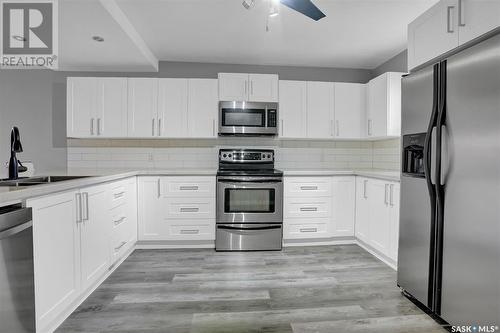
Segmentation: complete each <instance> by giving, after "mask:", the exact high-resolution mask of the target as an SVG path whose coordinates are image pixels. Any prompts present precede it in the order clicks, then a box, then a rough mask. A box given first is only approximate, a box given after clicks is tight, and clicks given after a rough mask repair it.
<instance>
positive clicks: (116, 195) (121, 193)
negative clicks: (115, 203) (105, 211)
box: [113, 191, 125, 199]
mask: <svg viewBox="0 0 500 333" xmlns="http://www.w3.org/2000/svg"><path fill="white" fill-rule="evenodd" d="M124 194H125V191H123V192H118V193H115V194H113V196H114V197H115V199H118V198H121V197H123V195H124Z"/></svg>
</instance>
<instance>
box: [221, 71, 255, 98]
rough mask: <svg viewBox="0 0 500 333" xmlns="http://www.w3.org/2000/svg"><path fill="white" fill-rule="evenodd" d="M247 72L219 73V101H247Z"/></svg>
mask: <svg viewBox="0 0 500 333" xmlns="http://www.w3.org/2000/svg"><path fill="white" fill-rule="evenodd" d="M248 89H249V87H248V74H243V73H219V100H220V101H247V100H248Z"/></svg>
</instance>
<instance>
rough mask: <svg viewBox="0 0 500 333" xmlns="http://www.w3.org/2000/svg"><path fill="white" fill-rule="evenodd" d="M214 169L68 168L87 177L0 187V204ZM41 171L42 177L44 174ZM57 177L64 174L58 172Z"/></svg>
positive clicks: (384, 175)
mask: <svg viewBox="0 0 500 333" xmlns="http://www.w3.org/2000/svg"><path fill="white" fill-rule="evenodd" d="M283 172H284V175H285V176H349V175H352V176H362V177H369V178H377V179H383V180H388V181H395V182H399V181H400V175H399V172H397V171H383V170H333V169H332V170H328V169H284V170H283ZM216 174H217V169H150V170H124V169H102V170H99V171H89V170H85V169H72V170H69V171H68V172H66V174H65V175H67V176H91V177H87V178H81V179H74V180H67V181H63V182H57V183H49V184H44V185H37V186H32V187H21V188H19V187H0V205H2V206H5V205H10V204H16V203H20V202H23V201H25V200H26V199H29V198H35V197H40V196H44V195H48V194H52V193H57V192H63V191H69V190H73V189H77V188H81V187H86V186H92V185H96V184H100V183H106V182H111V181H116V180H119V179H124V178H128V177H134V176H215V175H216ZM46 175H47V174H45V175H44V176H46ZM58 176H64V175H62V174H61V173H58Z"/></svg>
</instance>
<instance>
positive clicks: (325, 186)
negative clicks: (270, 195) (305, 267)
mask: <svg viewBox="0 0 500 333" xmlns="http://www.w3.org/2000/svg"><path fill="white" fill-rule="evenodd" d="M284 193H285V194H284V206H283V216H284V218H283V239H285V240H291V239H314V238H330V237H353V236H354V213H355V208H354V201H355V178H354V177H352V176H348V177H338V176H335V177H291V176H287V177H285V184H284Z"/></svg>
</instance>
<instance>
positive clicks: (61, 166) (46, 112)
mask: <svg viewBox="0 0 500 333" xmlns="http://www.w3.org/2000/svg"><path fill="white" fill-rule="evenodd" d="M219 72H243V73H277V74H279V76H280V78H281V79H285V80H309V81H337V82H361V83H364V82H367V81H368V80H369V79H370V78H371V77H372V72H371V71H370V70H365V69H337V68H317V67H316V68H315V67H289V66H254V65H231V64H208V63H181V62H160V70H159V72H158V73H101V72H52V71H48V70H0V101H1V103H0V178H4V177H6V175H7V170H6V169H5V168H4V162H6V161H8V159H9V149H10V135H9V133H10V128H11V127H12V126H18V127H19V129H20V131H21V142H22V143H23V148H24V152H23V153H21V154H19V159H20V160H21V161H23V160H31V161H33V162H34V163H35V168H36V170H37V173H47V172H52V173H54V172H63V171H65V169H66V164H67V162H66V155H67V150H66V146H67V141H66V77H68V76H125V77H186V78H216V77H217V73H219Z"/></svg>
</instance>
